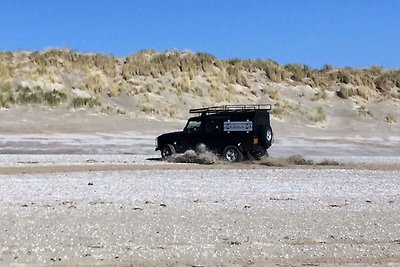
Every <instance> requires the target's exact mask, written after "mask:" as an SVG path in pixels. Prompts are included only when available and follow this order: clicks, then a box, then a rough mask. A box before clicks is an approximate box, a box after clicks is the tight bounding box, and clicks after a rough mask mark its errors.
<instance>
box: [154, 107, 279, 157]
mask: <svg viewBox="0 0 400 267" xmlns="http://www.w3.org/2000/svg"><path fill="white" fill-rule="evenodd" d="M270 110H271V105H269V104H266V105H226V106H218V107H207V108H198V109H191V110H190V111H189V112H190V113H194V114H199V115H198V116H196V117H192V118H190V119H189V120H188V122H187V124H186V126H185V128H184V129H183V131H180V132H172V133H166V134H162V135H160V136H159V137H157V141H156V146H157V147H156V151H157V150H160V151H161V156H162V157H163V158H167V157H170V156H171V155H172V154H175V153H183V152H185V151H186V150H189V149H193V150H195V151H199V150H200V151H201V150H205V149H208V150H210V151H212V152H214V153H217V154H220V155H222V156H223V157H224V158H225V159H226V160H228V161H231V162H237V161H241V160H243V158H245V157H246V158H252V159H259V158H260V157H262V156H264V155H268V153H267V149H268V148H269V147H270V146H271V144H272V140H273V134H272V128H271V125H270V119H269V111H270Z"/></svg>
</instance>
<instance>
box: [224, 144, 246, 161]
mask: <svg viewBox="0 0 400 267" xmlns="http://www.w3.org/2000/svg"><path fill="white" fill-rule="evenodd" d="M222 155H223V157H224V159H225V160H227V161H229V162H239V161H242V160H243V154H242V152H240V150H239V149H238V148H237V147H235V146H227V147H226V148H225V149H224V152H223V153H222Z"/></svg>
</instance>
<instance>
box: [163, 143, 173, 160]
mask: <svg viewBox="0 0 400 267" xmlns="http://www.w3.org/2000/svg"><path fill="white" fill-rule="evenodd" d="M175 153H176V151H175V147H174V146H173V145H170V144H166V145H164V146H163V147H162V148H161V157H162V158H163V159H167V158H169V157H171V156H172V155H173V154H175Z"/></svg>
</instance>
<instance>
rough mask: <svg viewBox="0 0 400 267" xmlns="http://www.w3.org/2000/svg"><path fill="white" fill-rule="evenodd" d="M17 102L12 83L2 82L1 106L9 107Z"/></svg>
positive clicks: (0, 88) (0, 89)
mask: <svg viewBox="0 0 400 267" xmlns="http://www.w3.org/2000/svg"><path fill="white" fill-rule="evenodd" d="M15 102H16V100H15V96H14V91H13V90H12V86H11V83H9V82H7V83H0V108H9V107H10V106H11V105H12V104H14V103H15Z"/></svg>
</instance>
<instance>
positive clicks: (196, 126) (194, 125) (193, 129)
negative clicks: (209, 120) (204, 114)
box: [184, 120, 201, 133]
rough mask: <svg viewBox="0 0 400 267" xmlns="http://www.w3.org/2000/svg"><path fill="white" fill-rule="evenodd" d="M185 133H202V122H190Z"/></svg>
mask: <svg viewBox="0 0 400 267" xmlns="http://www.w3.org/2000/svg"><path fill="white" fill-rule="evenodd" d="M184 131H185V132H187V133H197V132H200V131H201V121H196V120H191V121H188V123H187V125H186V127H185V130H184Z"/></svg>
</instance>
